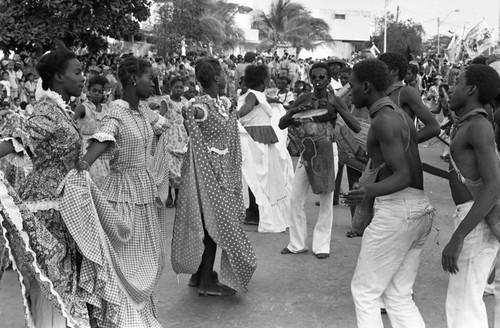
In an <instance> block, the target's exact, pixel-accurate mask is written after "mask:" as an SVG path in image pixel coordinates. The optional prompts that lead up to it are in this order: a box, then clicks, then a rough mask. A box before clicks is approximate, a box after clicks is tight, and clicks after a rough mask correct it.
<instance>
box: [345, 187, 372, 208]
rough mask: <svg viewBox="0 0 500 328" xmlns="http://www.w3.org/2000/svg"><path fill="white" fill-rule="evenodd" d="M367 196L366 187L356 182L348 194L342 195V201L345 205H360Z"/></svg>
mask: <svg viewBox="0 0 500 328" xmlns="http://www.w3.org/2000/svg"><path fill="white" fill-rule="evenodd" d="M365 196H366V190H365V188H364V187H361V186H360V185H359V184H358V183H355V184H354V186H353V190H349V191H348V192H347V193H346V194H343V195H341V197H342V200H341V202H342V203H343V204H344V205H345V206H358V205H359V204H361V201H362V200H363V199H364V198H365Z"/></svg>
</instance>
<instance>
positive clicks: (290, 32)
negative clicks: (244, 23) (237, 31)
mask: <svg viewBox="0 0 500 328" xmlns="http://www.w3.org/2000/svg"><path fill="white" fill-rule="evenodd" d="M254 28H256V29H258V30H259V37H260V39H261V40H262V41H261V43H260V44H259V45H258V48H260V49H271V50H272V51H273V52H274V51H275V50H276V49H277V48H278V47H293V48H295V49H296V54H297V56H298V55H299V53H300V51H301V50H302V49H307V50H312V49H314V48H315V47H317V46H318V45H320V44H325V43H332V42H333V40H332V38H331V36H330V33H329V30H330V27H329V26H328V24H327V23H326V22H325V21H324V20H322V19H320V18H315V17H313V16H312V15H311V12H310V11H308V10H307V9H306V8H305V7H304V6H303V5H301V4H298V3H294V2H292V1H291V0H276V1H275V2H273V3H272V4H271V10H270V12H269V14H266V13H262V14H261V15H260V17H259V18H258V19H257V20H256V21H255V22H254Z"/></svg>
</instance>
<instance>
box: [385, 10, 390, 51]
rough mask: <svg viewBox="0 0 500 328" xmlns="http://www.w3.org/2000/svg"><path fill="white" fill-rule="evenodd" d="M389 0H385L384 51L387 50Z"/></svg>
mask: <svg viewBox="0 0 500 328" xmlns="http://www.w3.org/2000/svg"><path fill="white" fill-rule="evenodd" d="M388 2H389V0H384V52H387V3H388Z"/></svg>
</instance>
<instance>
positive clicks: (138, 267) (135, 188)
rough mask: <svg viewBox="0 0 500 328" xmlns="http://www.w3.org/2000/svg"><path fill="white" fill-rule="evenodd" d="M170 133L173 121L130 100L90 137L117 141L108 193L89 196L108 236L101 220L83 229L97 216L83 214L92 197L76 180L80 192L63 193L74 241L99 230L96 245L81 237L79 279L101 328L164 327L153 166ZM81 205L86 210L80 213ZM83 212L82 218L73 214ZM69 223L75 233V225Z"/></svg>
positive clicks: (114, 106)
mask: <svg viewBox="0 0 500 328" xmlns="http://www.w3.org/2000/svg"><path fill="white" fill-rule="evenodd" d="M167 128H168V124H167V122H166V120H165V119H164V118H162V117H160V116H159V115H158V114H157V113H154V112H153V111H151V110H150V109H149V108H148V107H147V105H146V104H145V103H141V104H140V106H139V111H138V112H137V111H132V110H131V109H130V108H129V106H128V103H126V102H125V101H123V100H116V101H114V102H112V103H111V104H110V107H109V110H108V111H107V112H106V114H105V115H104V118H103V120H102V122H101V128H100V130H99V132H97V133H96V134H95V135H94V136H92V137H91V138H90V140H93V139H96V140H98V141H101V142H103V141H111V142H112V145H111V146H110V147H109V148H108V150H107V152H106V153H105V154H104V156H105V157H107V158H110V166H111V171H110V174H109V175H108V176H107V177H106V178H105V180H104V181H103V184H102V187H101V190H102V194H101V193H99V192H98V190H94V189H97V188H94V189H93V188H92V187H91V189H90V190H91V193H90V194H91V195H92V197H91V198H92V199H93V202H94V204H95V207H96V209H97V213H98V217H99V218H100V221H101V222H103V226H102V229H101V228H99V224H98V220H95V219H94V221H92V220H91V219H89V220H90V222H94V224H92V225H85V226H83V225H78V222H77V221H78V220H80V219H81V218H82V217H91V215H90V214H89V213H90V212H92V211H91V210H90V208H91V207H88V208H83V207H85V205H84V204H85V202H84V201H83V200H82V197H85V196H84V195H85V193H84V192H82V188H84V186H83V185H82V184H81V181H78V179H76V178H75V180H74V181H71V183H72V184H74V185H76V187H75V188H76V189H75V190H76V191H74V192H72V194H73V196H72V195H71V193H70V191H69V190H70V189H66V191H65V193H64V198H65V199H66V200H67V201H68V203H64V200H63V204H65V205H64V207H62V212H63V213H65V215H64V217H67V218H72V219H73V220H71V222H73V224H75V226H76V228H78V231H80V233H76V232H75V235H78V236H81V235H82V234H83V233H84V231H83V230H85V229H89V230H90V228H91V227H95V229H96V230H95V233H92V234H91V235H92V236H90V235H89V236H88V238H92V237H93V238H92V239H88V238H81V242H82V245H79V246H80V247H79V248H80V249H82V252H83V253H84V255H85V258H86V260H84V262H83V264H82V271H81V275H80V278H81V286H82V287H84V289H85V290H86V291H87V293H86V295H85V299H86V301H87V302H89V303H91V304H94V305H95V306H96V308H95V310H94V313H93V316H94V317H95V318H97V320H98V322H99V327H104V328H106V327H160V324H159V322H158V321H157V319H156V312H155V309H154V302H153V288H154V287H155V285H156V283H157V282H158V279H159V278H160V275H161V272H162V269H163V264H164V256H165V254H164V251H165V244H164V243H165V242H166V231H164V230H162V229H161V227H162V224H161V222H160V221H159V219H158V215H157V210H156V206H155V198H156V197H157V190H156V185H155V179H154V176H153V173H152V172H151V171H150V169H149V165H150V164H151V156H152V146H153V138H154V135H155V134H156V135H160V134H162V133H163V132H164V131H165V130H166V129H167ZM78 185H79V187H78ZM87 194H88V193H87ZM82 195H83V196H82ZM101 198H102V199H101ZM104 200H105V201H104ZM86 202H87V203H89V201H86ZM80 203H81V204H82V206H81V207H82V208H78V204H80ZM76 210H77V211H78V213H74V211H76ZM66 211H67V212H66ZM72 211H73V212H72ZM77 218H78V220H77ZM104 223H107V224H108V225H110V226H108V227H106V226H105V225H104ZM66 224H67V225H68V229H70V230H71V229H72V223H70V221H68V222H66ZM104 233H105V235H106V236H104ZM92 240H95V242H92ZM77 243H78V241H77ZM83 246H85V247H87V249H85V248H84V247H83ZM107 253H109V254H108V255H107ZM110 263H112V266H111V267H110ZM113 278H116V282H117V283H116V284H114V281H115V280H113Z"/></svg>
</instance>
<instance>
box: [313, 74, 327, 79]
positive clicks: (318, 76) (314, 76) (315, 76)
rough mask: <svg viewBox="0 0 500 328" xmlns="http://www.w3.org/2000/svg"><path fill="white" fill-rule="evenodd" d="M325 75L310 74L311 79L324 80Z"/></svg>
mask: <svg viewBox="0 0 500 328" xmlns="http://www.w3.org/2000/svg"><path fill="white" fill-rule="evenodd" d="M325 78H326V75H311V80H324V79H325Z"/></svg>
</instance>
